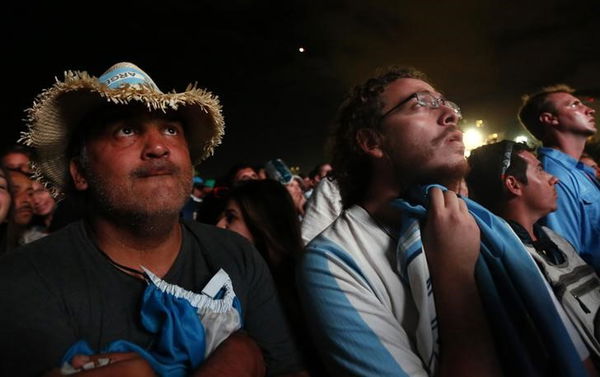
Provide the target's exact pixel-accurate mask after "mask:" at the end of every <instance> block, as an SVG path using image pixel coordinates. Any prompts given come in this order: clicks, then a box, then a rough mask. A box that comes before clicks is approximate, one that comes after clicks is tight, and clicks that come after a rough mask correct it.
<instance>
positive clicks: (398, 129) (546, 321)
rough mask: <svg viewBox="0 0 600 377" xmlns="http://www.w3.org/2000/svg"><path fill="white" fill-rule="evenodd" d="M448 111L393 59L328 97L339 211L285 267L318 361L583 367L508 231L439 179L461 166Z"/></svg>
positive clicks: (411, 367)
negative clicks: (337, 101) (333, 112)
mask: <svg viewBox="0 0 600 377" xmlns="http://www.w3.org/2000/svg"><path fill="white" fill-rule="evenodd" d="M460 117H461V113H460V110H459V108H458V106H457V105H456V104H454V103H453V102H450V101H448V100H446V99H445V98H444V97H443V96H442V95H441V94H440V93H439V91H437V90H436V89H435V88H434V87H433V86H432V85H431V84H429V82H428V81H427V79H426V78H425V76H424V75H423V74H422V73H420V72H418V71H415V70H413V69H404V68H392V69H390V70H387V71H385V72H383V73H381V74H378V75H377V76H376V77H374V78H371V79H369V80H367V81H366V82H365V83H363V84H362V85H359V86H357V87H355V88H354V89H353V91H352V92H351V93H350V95H349V96H348V98H347V99H346V100H345V102H344V103H343V105H342V106H341V108H340V110H339V114H338V119H337V124H336V129H335V131H334V133H333V138H334V140H333V160H332V165H333V166H335V174H334V176H335V178H336V179H337V180H338V182H339V186H340V192H341V196H342V201H343V207H344V211H343V212H342V214H341V215H340V216H339V217H338V218H337V219H336V220H335V222H334V223H333V224H331V225H330V226H329V227H328V228H326V229H325V230H324V231H323V232H322V233H321V234H319V235H318V236H317V237H316V238H314V239H313V240H312V241H311V242H310V243H309V244H308V245H307V250H306V253H305V254H304V255H303V258H302V260H301V263H300V266H299V269H298V281H299V290H300V296H301V299H302V302H303V307H304V310H305V314H306V318H307V321H308V322H309V326H308V327H309V328H310V329H311V331H312V335H313V337H314V338H315V340H316V341H315V344H316V345H317V347H320V350H319V351H320V353H321V355H322V356H323V358H324V361H325V364H326V366H327V367H328V368H329V370H330V372H331V375H353V376H354V375H355V376H404V375H410V376H433V375H450V376H464V375H473V376H498V375H501V374H506V375H528V376H530V375H545V374H550V373H555V375H562V376H566V375H584V374H585V370H584V368H583V364H582V363H581V358H580V357H579V355H578V354H577V352H576V349H575V347H574V346H573V344H572V342H571V341H570V338H569V336H568V334H567V330H566V329H565V327H564V325H563V323H562V321H561V319H560V317H559V315H558V313H557V311H556V308H555V304H554V303H553V302H552V299H551V296H550V294H549V292H548V290H547V288H546V286H545V285H544V281H543V279H542V278H541V276H539V272H537V267H536V266H535V264H534V263H533V261H532V260H531V258H530V257H529V255H528V254H527V251H526V250H525V249H524V247H523V245H522V244H521V242H520V241H519V240H518V238H517V237H516V236H515V235H514V233H513V232H512V231H511V230H510V228H509V227H508V226H507V225H506V223H505V222H503V221H502V220H501V219H499V218H497V217H496V216H494V215H493V214H492V213H490V212H489V211H487V210H485V209H484V208H483V207H481V206H479V205H478V204H477V203H474V202H472V201H469V200H468V199H464V198H462V197H459V196H458V195H457V194H456V193H455V192H453V191H450V190H447V189H446V188H447V187H450V188H454V189H457V187H458V185H459V183H460V181H461V180H462V179H463V177H464V176H465V175H466V173H467V171H468V165H467V162H466V160H465V158H464V145H463V141H462V132H461V131H460V130H459V128H458V122H459V120H460ZM480 234H481V236H480ZM506 250H513V252H511V253H507V252H506ZM535 274H537V275H535Z"/></svg>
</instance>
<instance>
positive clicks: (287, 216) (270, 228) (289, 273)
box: [217, 179, 322, 376]
mask: <svg viewBox="0 0 600 377" xmlns="http://www.w3.org/2000/svg"><path fill="white" fill-rule="evenodd" d="M217 226H218V227H220V228H224V229H229V230H232V231H234V232H237V233H239V234H241V235H242V236H244V237H245V238H247V239H248V240H249V241H250V242H252V243H253V244H254V246H255V247H256V249H257V250H258V252H259V253H261V255H262V256H263V258H264V259H265V261H266V262H267V265H268V266H269V269H270V270H271V274H272V275H273V279H274V280H275V285H276V287H277V289H278V291H279V297H280V301H281V302H282V305H283V308H284V311H285V314H286V316H287V318H288V320H289V322H290V326H291V328H292V331H293V333H294V335H295V337H296V340H297V344H298V345H300V348H301V351H302V352H303V355H304V357H305V359H306V363H307V367H308V369H309V371H310V372H311V375H312V376H319V375H322V372H321V371H322V368H320V366H319V364H318V363H319V362H318V361H317V359H316V357H315V355H312V352H313V351H312V350H313V349H314V347H312V345H311V344H310V340H309V338H308V335H307V334H308V332H307V331H306V328H305V325H304V319H303V317H302V311H301V308H300V303H299V301H298V294H297V292H296V283H295V275H294V266H295V260H296V257H298V256H299V255H300V253H301V252H302V249H303V244H302V238H301V236H300V223H299V220H298V214H297V212H296V208H295V205H294V202H293V201H292V198H291V196H290V194H289V193H288V191H287V190H286V188H285V187H284V186H282V185H281V184H280V183H279V182H276V181H274V180H270V179H267V180H258V181H257V180H254V181H247V182H244V183H242V184H240V185H239V186H237V187H235V188H234V189H233V190H232V191H231V192H230V193H229V196H228V201H227V204H226V206H225V211H224V212H223V214H222V216H221V218H220V220H219V222H218V223H217Z"/></svg>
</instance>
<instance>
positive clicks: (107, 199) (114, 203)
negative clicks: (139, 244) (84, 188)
mask: <svg viewBox="0 0 600 377" xmlns="http://www.w3.org/2000/svg"><path fill="white" fill-rule="evenodd" d="M175 177H176V180H175V183H176V184H175V186H174V187H173V188H172V189H170V190H166V189H165V190H162V192H161V191H160V190H158V192H160V195H153V192H154V191H151V192H147V193H146V195H140V193H138V192H135V191H134V190H132V189H131V187H130V186H127V185H115V184H114V183H112V182H108V181H106V180H105V179H103V177H101V176H99V175H97V174H94V173H93V172H92V173H91V174H88V175H87V177H86V178H87V181H88V184H89V190H88V191H89V194H88V195H89V199H90V201H91V205H92V211H93V214H94V215H98V216H101V217H103V218H105V219H106V220H108V221H110V222H112V223H114V224H117V225H118V226H120V227H124V228H127V229H129V230H130V231H131V232H132V233H134V234H138V235H141V236H153V237H155V236H160V235H166V234H168V233H169V232H170V231H172V229H173V227H174V225H176V224H177V223H178V222H179V213H180V211H181V208H183V206H184V204H185V201H186V200H187V198H188V197H189V194H190V192H191V187H192V171H191V169H190V171H189V172H183V171H182V170H181V169H179V170H178V172H176V173H175ZM130 179H136V178H135V177H130ZM142 179H143V178H142ZM128 182H130V181H128ZM157 184H160V183H157Z"/></svg>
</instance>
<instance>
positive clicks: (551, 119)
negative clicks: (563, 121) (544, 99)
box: [539, 111, 558, 126]
mask: <svg viewBox="0 0 600 377" xmlns="http://www.w3.org/2000/svg"><path fill="white" fill-rule="evenodd" d="M539 119H540V122H541V123H543V124H548V125H551V126H555V125H558V117H557V116H556V115H554V114H552V113H550V112H547V111H544V112H543V113H541V114H540V117H539Z"/></svg>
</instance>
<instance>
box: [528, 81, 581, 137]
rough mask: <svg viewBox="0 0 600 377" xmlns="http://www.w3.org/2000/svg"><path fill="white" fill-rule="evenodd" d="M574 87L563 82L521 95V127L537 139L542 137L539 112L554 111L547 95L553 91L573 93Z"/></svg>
mask: <svg viewBox="0 0 600 377" xmlns="http://www.w3.org/2000/svg"><path fill="white" fill-rule="evenodd" d="M573 92H575V89H573V88H571V87H570V86H568V85H565V84H557V85H552V86H547V87H545V88H542V90H540V91H538V92H535V93H533V94H526V95H524V96H523V97H522V100H523V104H522V105H521V108H520V109H519V113H518V118H519V121H520V122H521V124H522V125H523V127H525V128H526V129H527V131H529V133H531V134H532V135H533V137H535V138H536V139H538V140H542V139H543V137H544V125H543V124H542V122H540V114H541V113H543V112H546V111H549V112H554V111H556V108H555V107H554V105H553V104H552V103H551V102H550V101H548V96H549V95H550V94H553V93H573Z"/></svg>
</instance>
